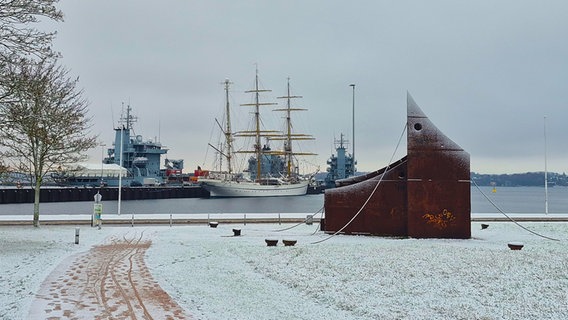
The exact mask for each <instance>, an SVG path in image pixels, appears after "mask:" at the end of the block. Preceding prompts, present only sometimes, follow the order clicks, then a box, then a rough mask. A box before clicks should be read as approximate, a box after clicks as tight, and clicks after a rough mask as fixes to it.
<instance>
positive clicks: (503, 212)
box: [471, 180, 560, 241]
mask: <svg viewBox="0 0 568 320" xmlns="http://www.w3.org/2000/svg"><path fill="white" fill-rule="evenodd" d="M471 182H473V184H474V185H475V187H476V188H477V190H479V192H480V193H481V194H482V195H483V197H485V199H487V201H489V203H491V205H493V207H495V209H497V211H499V212H500V213H501V214H502V215H504V216H505V217H506V218H507V219H509V220H510V221H511V222H513V223H514V224H516V225H517V226H518V227H520V228H521V229H524V230H526V231H528V232H530V233H532V234H534V235H536V236H539V237H541V238H545V239H548V240H552V241H560V240H559V239H555V238H551V237H547V236H545V235H542V234H539V233H537V232H534V231H532V230H530V229H528V228H527V227H525V226H523V225H521V224H520V223H518V222H517V221H515V219H513V218H511V217H510V216H509V215H507V214H506V213H505V211H503V210H501V208H499V206H498V205H497V204H496V203H495V202H493V201H492V200H491V199H490V198H489V197H488V196H487V195H486V194H485V193H484V192H483V191H481V188H479V186H478V185H477V183H476V182H475V180H471Z"/></svg>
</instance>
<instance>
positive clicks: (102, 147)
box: [100, 143, 106, 187]
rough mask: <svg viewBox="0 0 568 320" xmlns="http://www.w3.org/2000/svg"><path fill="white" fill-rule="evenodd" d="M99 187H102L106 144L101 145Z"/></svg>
mask: <svg viewBox="0 0 568 320" xmlns="http://www.w3.org/2000/svg"><path fill="white" fill-rule="evenodd" d="M100 146H101V187H102V186H103V175H104V160H105V147H106V144H104V143H101V145H100Z"/></svg>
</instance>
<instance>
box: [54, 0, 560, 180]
mask: <svg viewBox="0 0 568 320" xmlns="http://www.w3.org/2000/svg"><path fill="white" fill-rule="evenodd" d="M60 8H61V9H62V10H63V12H64V14H65V22H63V23H57V24H52V23H50V24H48V25H47V26H46V28H52V29H55V30H57V31H58V36H57V39H56V41H55V43H54V47H55V49H56V50H58V51H60V52H61V53H62V54H63V59H62V63H63V64H64V65H66V66H67V67H68V68H70V69H71V71H72V73H73V74H74V75H77V76H80V85H81V86H82V87H83V88H84V90H85V94H86V97H87V98H88V99H89V101H90V103H91V105H90V109H91V115H92V116H93V118H94V128H93V132H94V133H96V134H100V139H101V140H102V141H103V142H105V143H106V144H107V145H110V144H111V143H112V139H113V130H112V128H113V126H114V125H115V124H116V121H117V120H118V118H119V115H120V109H121V103H122V102H124V103H130V105H131V106H132V108H133V109H134V113H135V115H137V116H138V117H139V121H138V123H137V124H136V127H135V129H136V133H137V134H142V135H144V136H145V137H146V138H153V137H156V136H159V137H160V140H161V142H162V143H163V144H164V145H166V146H167V147H169V149H170V150H169V152H168V157H169V158H171V159H185V165H186V171H190V170H193V169H194V168H195V167H197V165H201V166H205V168H208V167H210V166H211V165H212V161H213V158H212V155H213V154H212V151H211V150H209V151H207V144H208V143H209V142H212V143H215V141H212V135H211V132H212V130H213V128H214V118H215V117H218V118H219V117H221V113H222V109H223V106H224V93H223V86H222V85H221V82H222V81H223V80H224V79H225V78H229V79H230V80H231V81H232V82H233V83H234V84H233V86H232V92H231V97H232V98H231V100H232V101H231V103H232V104H233V106H234V108H235V109H234V110H235V113H238V114H237V115H235V118H236V119H235V121H238V120H239V117H244V116H246V115H247V111H248V110H247V109H246V108H244V107H242V106H239V104H241V103H247V102H250V96H249V95H248V94H244V93H243V92H244V91H245V90H248V89H252V86H253V80H254V74H255V64H257V65H258V68H259V73H260V78H261V81H262V84H263V86H264V87H265V88H267V89H272V90H273V92H272V93H271V96H272V97H276V96H282V95H284V94H285V89H286V78H288V77H290V78H291V83H292V89H293V93H294V94H298V95H302V96H303V97H304V98H303V99H302V100H301V101H299V102H298V104H297V105H298V106H302V107H306V108H308V109H309V111H307V112H304V113H302V114H301V116H302V117H303V119H298V124H297V128H296V129H297V130H300V131H302V132H306V133H310V134H312V135H314V136H315V137H316V139H317V140H316V141H314V142H309V143H307V144H304V147H303V148H304V149H305V150H304V151H308V149H309V151H314V152H317V153H318V154H319V155H318V156H317V157H314V158H312V159H309V160H310V162H311V163H313V164H316V165H319V166H320V169H321V170H322V171H325V168H326V160H327V158H328V157H329V156H330V155H331V153H332V152H333V151H334V149H333V140H334V138H338V137H339V134H340V133H345V134H346V137H347V139H349V140H351V139H352V137H351V135H352V134H351V131H352V126H351V117H352V112H351V111H352V90H351V87H349V84H351V83H354V84H356V91H355V121H356V133H355V141H356V144H355V146H356V151H355V153H356V157H357V160H358V162H359V165H358V170H359V171H371V170H376V169H378V168H380V167H383V166H385V165H386V164H387V162H388V160H389V159H390V157H391V154H392V153H393V151H394V150H395V147H396V145H397V143H398V139H399V136H400V135H401V133H402V130H403V127H404V124H405V121H406V92H407V91H408V92H410V93H411V95H412V96H413V97H414V100H415V101H416V102H417V103H418V105H419V106H420V107H421V108H422V109H423V111H424V112H425V113H426V114H427V115H428V116H429V117H430V119H431V120H432V121H433V122H434V124H436V125H437V126H438V128H440V130H442V131H443V132H444V133H445V134H446V135H447V136H448V137H450V138H451V139H452V140H454V141H455V142H456V143H457V144H459V145H460V146H461V147H463V148H464V149H465V150H466V151H468V152H469V153H470V155H471V169H472V171H476V172H481V173H513V172H527V171H543V170H544V150H545V147H544V145H545V144H544V141H545V139H544V127H545V126H544V123H545V121H544V117H545V116H546V129H547V130H546V132H547V145H548V153H547V154H548V168H549V170H550V171H556V172H564V171H568V170H567V166H568V162H567V160H568V143H566V138H567V137H568V126H566V125H565V124H564V123H565V121H566V119H568V41H567V34H568V2H566V1H518V0H510V1H489V0H487V1H455V0H447V1H437V0H433V1H418V0H417V1H394V0H392V1H383V0H369V1H334V0H313V1H294V0H287V1H279V0H273V1H267V0H239V1H228V0H227V1H211V0H208V1H187V0H162V1H141V0H61V2H60ZM270 116H271V117H275V115H270ZM113 120H114V123H113ZM235 125H237V124H236V123H235ZM213 137H215V136H214V135H213ZM213 140H214V139H213ZM312 149H313V150H312ZM405 150H406V144H405V143H404V144H403V145H401V147H400V149H399V152H398V153H397V155H396V157H395V158H400V157H402V156H403V155H404V154H405ZM89 154H90V155H91V159H90V162H93V163H100V158H101V150H100V149H99V150H93V151H91V152H90V153H89ZM206 155H207V158H206Z"/></svg>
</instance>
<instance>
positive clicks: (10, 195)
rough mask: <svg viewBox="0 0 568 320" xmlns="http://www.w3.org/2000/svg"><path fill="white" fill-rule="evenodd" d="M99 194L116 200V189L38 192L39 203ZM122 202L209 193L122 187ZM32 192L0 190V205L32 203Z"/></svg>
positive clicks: (195, 189) (87, 198)
mask: <svg viewBox="0 0 568 320" xmlns="http://www.w3.org/2000/svg"><path fill="white" fill-rule="evenodd" d="M97 192H99V193H100V194H101V195H102V197H103V198H102V199H103V201H104V200H118V188H112V187H106V188H45V189H41V190H40V202H42V203H44V202H67V201H94V196H95V194H97ZM121 193H122V194H121V195H122V200H123V201H124V200H146V199H173V198H208V197H209V192H208V191H207V190H205V189H203V188H201V187H199V186H186V187H123V188H122V191H121ZM33 202H34V190H33V189H31V188H22V189H0V204H9V203H33Z"/></svg>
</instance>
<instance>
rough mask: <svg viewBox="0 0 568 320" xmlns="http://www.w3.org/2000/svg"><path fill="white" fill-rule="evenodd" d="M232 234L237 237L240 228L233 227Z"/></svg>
mask: <svg viewBox="0 0 568 320" xmlns="http://www.w3.org/2000/svg"><path fill="white" fill-rule="evenodd" d="M233 235H234V236H235V237H238V236H240V235H241V229H233Z"/></svg>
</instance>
